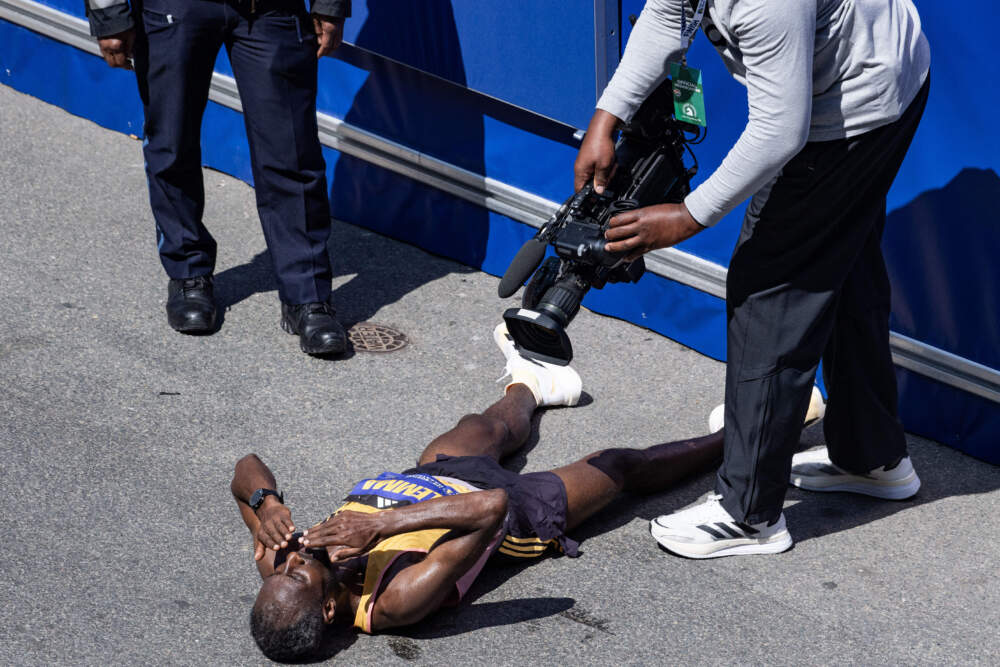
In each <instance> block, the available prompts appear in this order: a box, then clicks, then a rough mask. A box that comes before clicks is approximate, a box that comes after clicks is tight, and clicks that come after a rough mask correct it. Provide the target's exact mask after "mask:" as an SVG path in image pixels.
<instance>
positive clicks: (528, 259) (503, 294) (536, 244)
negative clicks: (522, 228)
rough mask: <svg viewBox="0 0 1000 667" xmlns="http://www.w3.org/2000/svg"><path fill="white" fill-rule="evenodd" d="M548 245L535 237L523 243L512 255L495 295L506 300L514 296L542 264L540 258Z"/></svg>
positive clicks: (543, 255)
mask: <svg viewBox="0 0 1000 667" xmlns="http://www.w3.org/2000/svg"><path fill="white" fill-rule="evenodd" d="M548 245H549V244H548V243H547V242H546V241H543V240H541V239H539V238H538V237H537V236H536V237H535V238H533V239H528V240H527V241H525V243H524V245H523V246H521V249H520V250H518V251H517V254H516V255H514V259H513V260H511V263H510V266H508V267H507V270H506V271H505V272H504V274H503V278H501V279H500V285H499V286H498V287H497V294H499V295H500V298H502V299H506V298H507V297H509V296H511V295H512V294H514V292H516V291H517V290H518V289H519V288H520V287H521V285H523V284H524V281H525V280H527V279H528V278H529V277H530V276H531V274H532V273H534V272H535V269H537V268H538V266H539V265H540V264H541V263H542V258H543V257H545V248H547V247H548Z"/></svg>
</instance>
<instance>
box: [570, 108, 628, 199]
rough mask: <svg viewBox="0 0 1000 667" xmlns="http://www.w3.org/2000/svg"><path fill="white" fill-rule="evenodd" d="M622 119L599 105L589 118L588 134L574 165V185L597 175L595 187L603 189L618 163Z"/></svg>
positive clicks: (599, 191) (578, 185) (600, 190)
mask: <svg viewBox="0 0 1000 667" xmlns="http://www.w3.org/2000/svg"><path fill="white" fill-rule="evenodd" d="M620 122H621V120H620V119H619V118H618V117H617V116H613V115H612V114H610V113H608V112H607V111H604V110H603V109H598V110H597V111H595V112H594V116H593V117H592V118H591V119H590V125H589V126H588V127H587V134H585V135H584V137H583V143H582V144H580V152H579V153H577V155H576V163H575V164H574V165H573V189H574V190H579V189H580V188H582V187H583V186H584V185H586V184H587V182H588V181H590V179H594V190H596V191H597V193H598V194H601V193H603V192H604V186H605V185H607V184H608V181H609V180H610V179H611V174H612V173H614V167H615V142H614V135H615V130H616V129H617V128H618V124H619V123H620Z"/></svg>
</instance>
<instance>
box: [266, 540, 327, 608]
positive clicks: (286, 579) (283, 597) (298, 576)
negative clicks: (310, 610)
mask: <svg viewBox="0 0 1000 667" xmlns="http://www.w3.org/2000/svg"><path fill="white" fill-rule="evenodd" d="M326 575H327V569H326V566H325V565H324V564H323V563H321V562H320V561H318V560H317V559H316V558H314V557H313V556H312V555H311V554H310V553H308V552H307V551H305V550H301V551H291V552H289V553H288V554H287V555H286V556H285V558H284V560H283V562H281V563H280V564H279V565H276V567H275V568H274V574H272V575H271V576H269V577H267V578H266V579H264V583H263V585H262V586H261V588H260V593H258V595H257V601H258V602H274V603H277V604H280V605H282V606H285V607H287V608H288V609H289V611H291V610H293V609H299V608H302V607H304V606H307V605H309V606H311V605H314V604H317V603H320V604H321V603H322V600H323V591H324V588H325V585H324V584H325V580H326Z"/></svg>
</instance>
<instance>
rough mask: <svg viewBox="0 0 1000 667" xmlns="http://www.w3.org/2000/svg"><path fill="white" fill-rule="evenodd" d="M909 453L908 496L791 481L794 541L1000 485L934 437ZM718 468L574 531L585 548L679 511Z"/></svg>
mask: <svg viewBox="0 0 1000 667" xmlns="http://www.w3.org/2000/svg"><path fill="white" fill-rule="evenodd" d="M908 440H910V456H911V457H912V460H913V465H914V467H915V468H916V470H917V474H918V475H919V476H920V481H921V487H920V491H919V492H918V493H917V495H916V496H914V497H913V498H911V499H909V500H902V501H893V500H882V499H879V498H870V497H868V496H862V495H858V494H853V493H811V492H808V491H802V490H800V489H797V488H794V487H789V489H788V495H787V496H786V506H785V509H784V512H785V519H786V520H787V522H788V528H789V531H790V532H791V533H792V537H793V538H794V539H795V541H796V542H805V541H807V540H811V539H813V538H817V537H823V536H825V535H830V534H833V533H838V532H840V531H843V530H850V529H851V528H856V527H858V526H862V525H864V524H867V523H871V522H873V521H878V520H879V519H883V518H885V517H888V516H891V515H893V514H895V513H896V512H902V511H906V510H909V509H913V508H915V507H917V506H919V505H924V504H927V503H932V502H935V501H938V500H942V499H944V498H949V497H951V496H962V495H975V494H983V493H989V492H992V491H996V490H997V489H998V488H1000V474H998V472H1000V468H998V467H997V466H994V465H991V464H989V463H986V462H983V461H979V460H977V459H974V458H972V457H971V456H967V455H965V454H962V453H961V452H958V451H956V450H952V449H950V448H948V447H944V446H942V445H939V444H937V443H935V442H932V441H927V440H923V439H919V440H917V439H915V438H913V437H909V438H908ZM822 444H824V441H823V431H822V422H820V423H817V424H815V425H813V426H811V427H809V428H807V429H806V430H805V431H803V435H802V449H803V450H805V449H811V448H812V447H815V446H818V445H822ZM714 485H715V471H711V472H708V473H703V474H700V475H697V476H695V477H692V478H689V479H688V480H685V481H683V482H681V483H680V484H678V485H677V486H676V487H674V488H672V489H668V490H666V491H664V492H662V493H658V494H652V495H648V496H635V495H629V494H625V495H622V496H621V498H619V499H618V500H616V501H615V502H613V503H612V504H611V505H609V506H608V507H607V508H605V509H604V510H602V511H600V512H598V513H597V514H595V515H594V516H593V517H592V518H590V519H588V520H587V522H586V523H585V524H584V525H583V526H581V527H580V528H578V529H577V530H575V531H574V532H573V535H572V537H573V538H574V539H576V540H579V541H580V542H581V552H582V553H586V548H587V545H586V540H587V539H588V538H590V537H594V536H596V535H600V534H602V533H606V532H609V531H612V530H615V529H617V528H620V527H622V526H624V525H626V524H628V523H630V522H631V521H633V520H634V519H637V518H638V519H643V520H645V521H649V520H651V519H653V518H655V517H657V516H660V515H661V514H669V513H671V512H675V511H677V510H679V509H681V508H683V507H686V506H687V505H690V504H691V503H693V502H695V501H696V500H698V499H699V498H700V497H701V496H702V495H703V494H705V493H706V492H708V491H710V490H711V489H713V488H714Z"/></svg>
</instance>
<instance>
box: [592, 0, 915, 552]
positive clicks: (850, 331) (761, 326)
mask: <svg viewBox="0 0 1000 667" xmlns="http://www.w3.org/2000/svg"><path fill="white" fill-rule="evenodd" d="M682 14H684V19H683V20H682ZM700 14H701V15H700ZM692 21H693V22H694V23H695V26H697V25H698V24H700V27H701V28H702V30H703V31H704V33H705V35H706V36H707V38H708V39H709V41H711V42H712V44H713V45H714V46H715V48H716V49H717V50H718V51H719V54H720V55H721V56H722V59H723V61H724V62H725V65H726V67H727V69H728V70H729V71H730V73H731V74H732V75H733V76H734V77H735V78H736V79H737V80H739V81H740V82H741V83H743V84H744V85H745V86H746V88H747V99H748V106H749V115H748V120H747V125H746V129H745V130H744V131H743V134H742V135H741V136H740V138H739V140H738V141H737V142H736V144H735V145H734V146H733V148H732V150H730V152H729V154H728V155H727V156H726V158H725V159H724V160H723V161H722V164H721V165H720V166H719V168H718V169H717V170H716V171H715V173H713V174H712V175H711V176H710V177H709V178H708V179H706V180H705V181H704V183H702V184H701V185H700V186H699V187H698V188H696V189H695V190H694V191H693V192H691V193H690V194H689V195H688V196H687V198H686V199H685V200H684V202H683V203H681V204H662V205H658V206H650V207H647V208H642V209H637V210H635V211H629V212H627V213H622V214H620V215H618V216H616V217H615V218H614V219H613V220H612V221H611V227H610V228H609V229H608V231H607V234H606V238H607V240H608V241H609V243H608V245H607V249H608V250H609V251H611V252H623V251H624V252H627V253H629V257H630V258H634V257H638V256H640V255H642V254H643V253H646V252H649V251H650V250H654V249H657V248H665V247H668V246H672V245H674V244H676V243H679V242H681V241H683V240H685V239H687V238H690V237H691V236H693V235H695V234H697V233H699V232H701V231H702V230H704V229H705V228H707V227H711V226H712V225H714V224H715V223H716V222H718V221H719V220H720V219H721V218H722V217H723V216H724V215H725V214H726V213H727V212H729V211H730V210H731V209H733V208H734V207H735V206H736V205H737V204H739V203H740V202H742V201H743V200H745V199H746V198H747V197H750V196H752V200H751V201H750V204H749V206H748V208H747V212H746V216H745V218H744V222H743V228H742V231H741V233H740V237H739V240H738V241H737V244H736V249H735V250H734V252H733V257H732V261H731V263H730V267H729V274H728V279H727V304H726V307H727V322H728V325H727V338H728V345H727V348H728V350H727V355H728V365H727V370H726V406H725V457H724V461H723V464H722V466H721V468H720V469H719V473H718V478H717V482H716V487H715V493H711V494H709V495H708V496H707V497H706V498H705V499H704V501H703V502H701V503H700V504H698V505H696V506H694V507H692V508H690V509H687V510H682V511H680V512H677V513H674V514H672V515H667V516H662V517H659V518H657V519H654V520H653V522H652V524H651V532H652V533H653V536H654V537H655V538H656V539H657V541H658V542H659V543H660V544H661V545H663V546H664V547H665V548H667V549H668V550H670V551H672V552H674V553H678V554H681V555H685V556H690V557H698V558H710V557H716V556H724V555H732V554H747V553H777V552H780V551H784V550H786V549H788V548H789V547H791V545H792V539H791V536H790V535H789V533H788V530H787V529H786V528H785V520H784V516H783V514H782V511H781V510H782V503H783V500H784V497H785V491H786V489H787V485H788V483H789V478H790V473H791V478H792V481H793V483H794V484H796V485H798V486H802V487H803V488H807V489H811V490H850V491H855V492H860V493H865V494H867V495H872V496H876V497H881V498H897V499H898V498H904V497H908V496H912V495H913V494H914V493H916V491H917V489H918V488H919V486H920V481H919V479H918V478H917V476H916V473H915V472H914V471H913V468H912V465H911V464H910V461H909V457H908V456H907V451H906V442H905V440H904V437H903V429H902V426H901V424H900V422H899V420H898V418H897V411H896V400H897V399H896V384H895V376H894V372H893V365H892V359H891V356H890V351H889V327H888V318H889V280H888V276H887V273H886V269H885V264H884V260H883V257H882V252H881V249H880V245H879V243H880V239H881V235H882V229H883V226H884V224H885V208H886V194H887V192H888V190H889V187H890V185H891V184H892V182H893V179H894V178H895V176H896V172H897V170H898V169H899V166H900V163H901V162H902V160H903V157H904V155H905V154H906V151H907V148H908V147H909V144H910V141H911V139H912V137H913V134H914V132H915V131H916V128H917V124H918V123H919V121H920V117H921V114H922V113H923V109H924V105H925V103H926V100H927V91H928V85H929V80H928V71H929V66H930V48H929V46H928V43H927V40H926V38H925V37H924V35H923V33H922V32H921V28H920V18H919V16H918V15H917V11H916V9H915V8H914V6H913V4H912V2H911V0H788V1H787V2H773V1H769V0H738V1H737V0H707V2H706V0H649V1H648V2H647V3H646V6H645V8H644V9H643V11H642V14H641V16H640V17H639V20H638V22H637V23H636V25H635V29H634V30H633V32H632V36H631V38H630V40H629V43H628V46H627V48H626V50H625V54H624V56H623V58H622V61H621V64H620V65H619V67H618V70H617V71H616V72H615V75H614V77H613V78H612V80H611V82H610V83H609V84H608V87H607V89H606V90H605V91H604V94H603V95H602V97H601V99H600V100H599V101H598V103H597V111H596V112H595V113H594V116H593V118H592V120H591V122H590V126H589V128H588V130H587V135H586V137H585V139H584V141H583V145H582V146H581V148H580V152H579V155H578V157H577V159H576V165H575V177H576V178H575V180H576V187H577V188H580V187H581V186H583V185H584V184H585V183H586V182H588V181H590V180H591V179H593V182H594V185H595V188H596V189H598V190H602V189H603V186H604V185H605V184H606V183H607V181H608V178H609V176H610V174H611V173H612V170H613V168H614V164H613V163H614V149H613V137H614V134H615V131H616V129H617V128H618V126H619V125H620V124H621V123H622V122H625V121H628V120H629V119H630V118H631V117H632V115H633V114H634V113H635V111H636V109H637V108H638V106H639V105H640V103H641V102H642V101H643V100H644V99H645V97H646V96H647V95H648V94H649V93H650V92H651V91H652V90H653V89H654V88H655V87H656V85H657V84H658V83H659V82H660V81H662V80H663V78H664V77H665V76H666V74H667V69H666V68H667V64H668V63H669V62H682V61H683V60H684V53H685V52H686V49H687V46H688V39H685V37H687V35H685V36H684V37H682V22H683V23H690V22H692ZM692 27H693V26H692ZM688 34H690V31H689V33H688ZM695 65H696V64H695ZM821 359H822V360H823V371H824V379H825V381H826V386H827V389H828V390H829V394H830V397H829V399H830V400H829V404H828V406H827V412H826V418H825V420H824V430H825V435H826V441H827V450H824V451H822V452H819V453H816V452H811V453H809V454H808V455H806V457H805V458H804V459H801V460H800V459H799V457H800V456H802V455H798V456H796V461H794V462H793V460H792V459H793V454H794V452H795V449H796V445H797V444H798V438H799V432H800V429H801V426H802V422H803V418H804V416H805V413H806V409H807V406H808V403H809V395H810V392H811V387H812V384H813V378H814V375H815V373H816V368H817V365H818V364H819V362H820V360H821ZM827 456H828V458H826V457H827ZM793 463H794V464H795V465H794V468H793Z"/></svg>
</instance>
